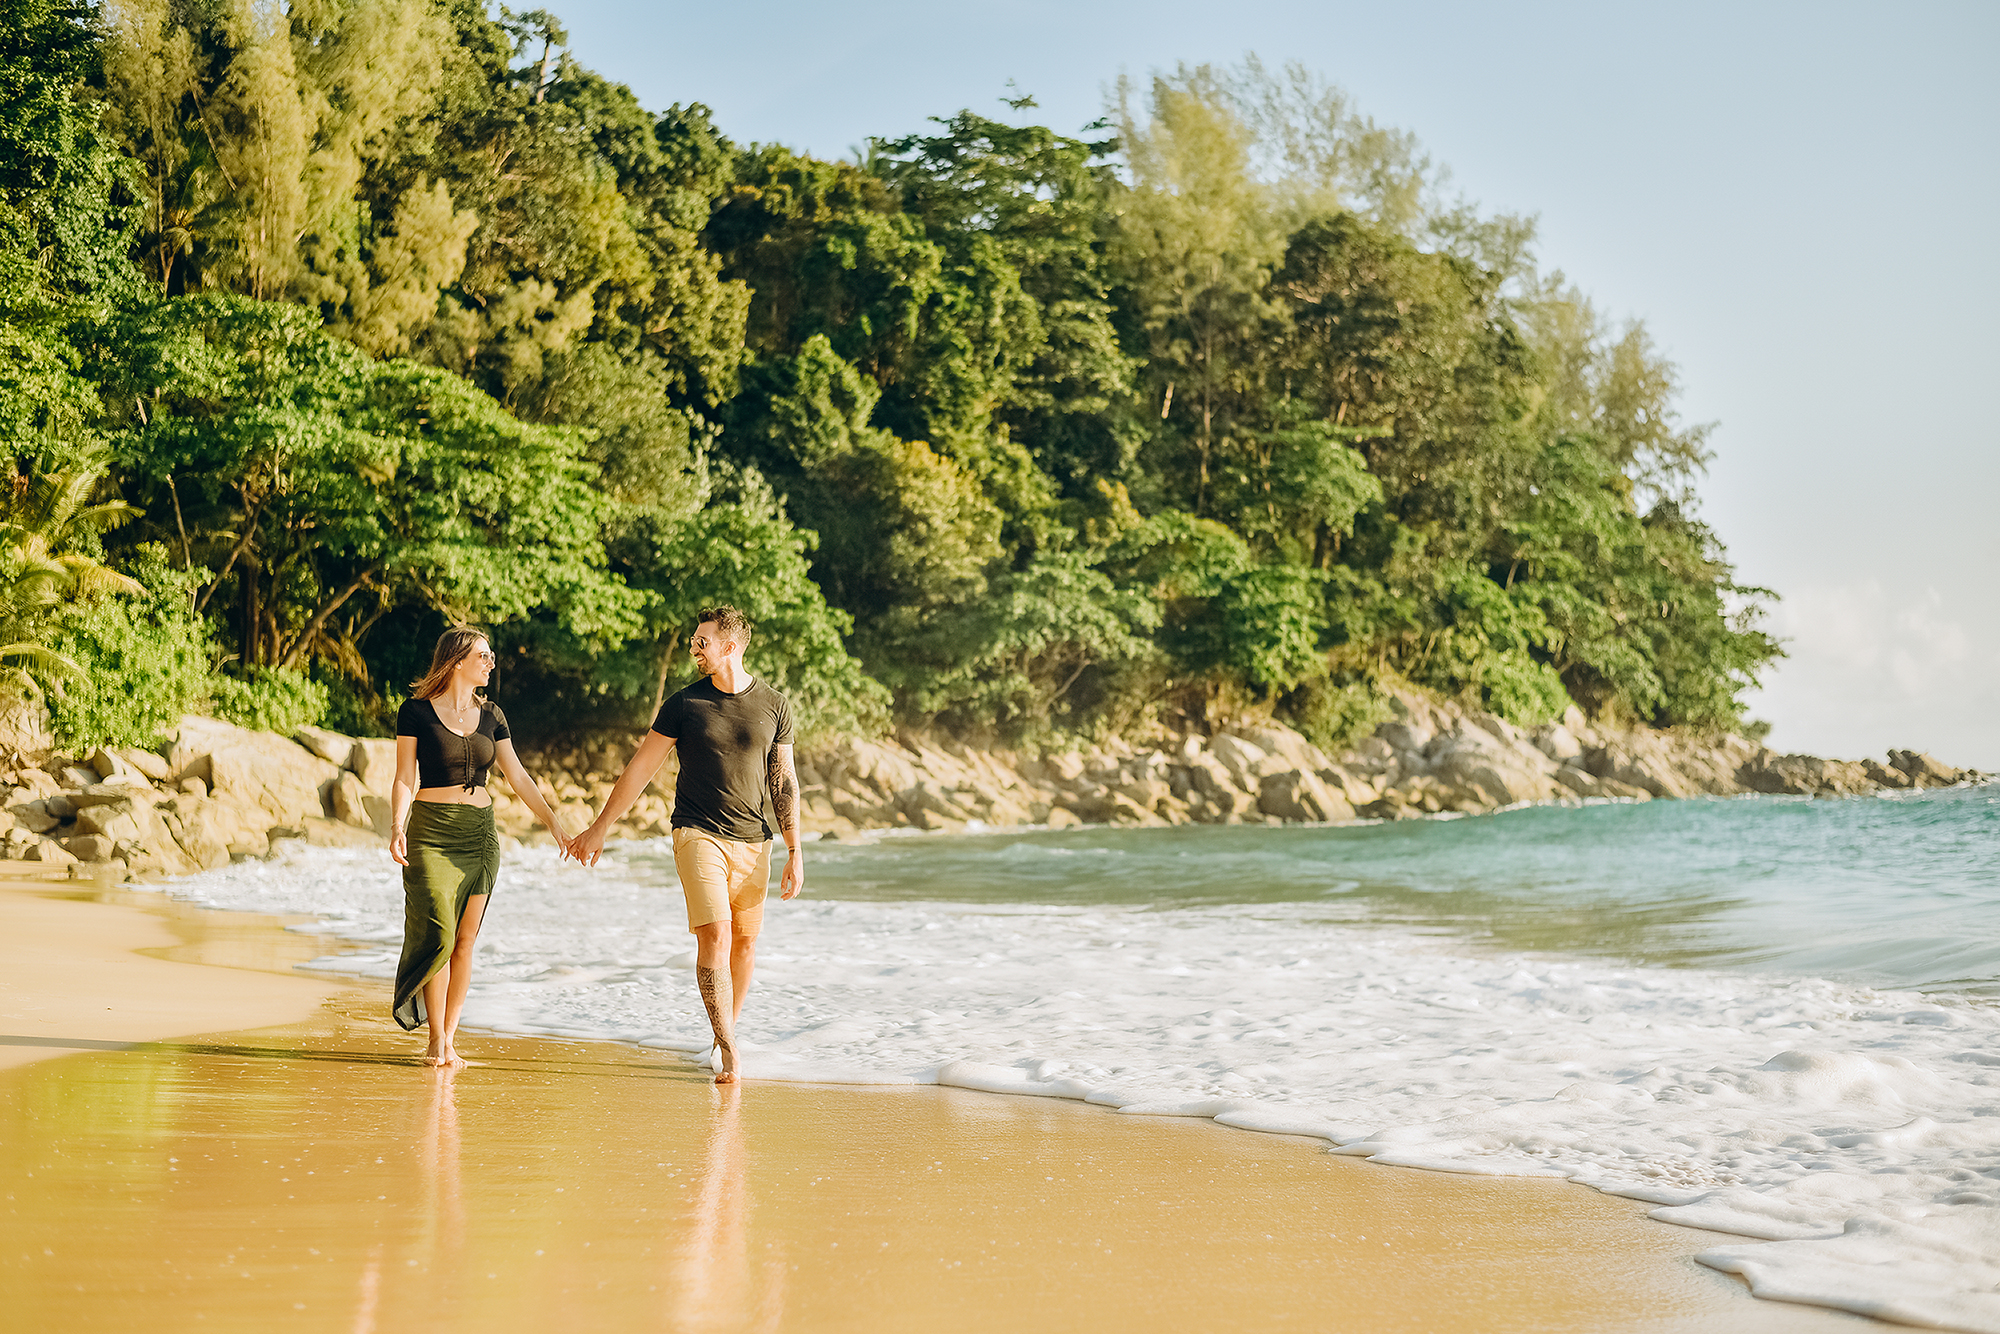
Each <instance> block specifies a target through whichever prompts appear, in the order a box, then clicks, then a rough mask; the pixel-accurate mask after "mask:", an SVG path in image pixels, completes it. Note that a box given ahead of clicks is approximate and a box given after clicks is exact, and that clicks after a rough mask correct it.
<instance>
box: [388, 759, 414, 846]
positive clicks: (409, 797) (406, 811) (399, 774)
mask: <svg viewBox="0 0 2000 1334" xmlns="http://www.w3.org/2000/svg"><path fill="white" fill-rule="evenodd" d="M416 799H417V739H416V738H415V737H413V736H399V737H397V738H396V785H395V786H394V787H392V788H390V789H389V856H390V857H391V858H392V859H393V860H394V861H395V863H396V865H398V866H408V865H409V864H410V845H409V841H408V839H407V837H406V836H405V835H404V833H403V826H404V825H406V824H408V823H409V822H410V803H411V802H413V801H415V800H416Z"/></svg>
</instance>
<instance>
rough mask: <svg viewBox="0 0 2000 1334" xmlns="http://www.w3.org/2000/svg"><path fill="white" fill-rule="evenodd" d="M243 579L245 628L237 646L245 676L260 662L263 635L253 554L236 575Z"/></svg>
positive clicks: (255, 559) (239, 660)
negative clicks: (260, 646) (260, 640)
mask: <svg viewBox="0 0 2000 1334" xmlns="http://www.w3.org/2000/svg"><path fill="white" fill-rule="evenodd" d="M236 577H237V578H238V579H241V580H242V581H243V628H242V630H241V632H240V635H239V637H240V639H241V641H242V642H241V643H240V645H239V646H238V648H237V662H238V665H239V666H241V667H242V668H243V672H244V675H245V676H248V675H249V672H250V669H251V668H252V667H254V666H256V665H258V663H259V662H260V659H259V658H258V656H257V650H258V647H259V645H258V642H257V641H258V640H259V639H260V638H261V637H262V632H263V629H264V617H263V612H262V609H261V608H260V607H259V606H258V605H257V593H258V588H257V558H256V557H255V556H252V557H250V558H248V559H247V560H245V561H244V562H243V570H242V572H241V573H239V574H238V575H237V576H236Z"/></svg>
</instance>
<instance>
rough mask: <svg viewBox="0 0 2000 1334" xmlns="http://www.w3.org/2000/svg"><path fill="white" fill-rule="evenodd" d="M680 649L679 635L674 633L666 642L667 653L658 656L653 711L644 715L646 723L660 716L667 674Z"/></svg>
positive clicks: (665, 700) (664, 700) (664, 699)
mask: <svg viewBox="0 0 2000 1334" xmlns="http://www.w3.org/2000/svg"><path fill="white" fill-rule="evenodd" d="M680 648H681V641H680V635H679V633H678V632H676V633H675V634H674V635H672V636H670V637H669V638H668V640H667V651H666V652H665V653H662V654H661V655H660V674H659V676H658V677H656V678H655V679H654V681H653V711H652V712H651V713H649V714H647V715H646V721H647V722H648V723H651V722H652V721H653V719H655V718H657V717H659V716H660V706H661V705H662V704H665V703H666V702H667V673H668V672H669V671H671V670H672V669H673V665H674V659H675V658H676V657H677V656H679V654H680Z"/></svg>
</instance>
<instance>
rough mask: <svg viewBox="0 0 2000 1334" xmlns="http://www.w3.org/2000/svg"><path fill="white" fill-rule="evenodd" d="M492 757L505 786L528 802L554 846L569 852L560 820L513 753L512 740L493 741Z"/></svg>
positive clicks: (568, 841) (567, 840)
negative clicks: (496, 761)
mask: <svg viewBox="0 0 2000 1334" xmlns="http://www.w3.org/2000/svg"><path fill="white" fill-rule="evenodd" d="M493 757H494V758H495V759H497V760H498V761H499V762H500V775H501V777H503V778H505V779H506V780H507V786H508V787H511V788H513V789H514V795H515V796H517V797H519V798H520V799H521V800H522V801H524V802H526V803H527V804H528V809H529V810H530V811H532V812H533V813H534V816H535V818H536V819H537V820H540V821H541V822H542V823H543V824H545V825H547V826H548V827H549V832H550V833H551V834H554V835H555V836H556V846H557V847H559V848H561V849H562V850H563V853H564V855H568V853H569V845H570V837H569V835H568V834H565V833H564V832H563V827H562V821H561V820H558V819H557V818H556V813H555V812H554V811H552V810H550V809H549V803H548V802H547V801H546V800H545V799H544V798H543V797H542V790H541V789H540V788H538V787H536V786H535V780H534V779H532V778H530V777H528V771H527V769H526V768H525V767H523V765H522V764H521V757H520V756H519V755H516V754H515V753H514V743H513V741H512V740H507V741H499V742H495V743H494V746H493Z"/></svg>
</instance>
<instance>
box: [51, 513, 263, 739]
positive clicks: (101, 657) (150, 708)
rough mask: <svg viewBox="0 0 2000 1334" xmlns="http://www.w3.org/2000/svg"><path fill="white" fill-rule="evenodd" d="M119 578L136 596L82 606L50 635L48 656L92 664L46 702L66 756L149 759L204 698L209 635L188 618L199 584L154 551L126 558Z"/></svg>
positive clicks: (67, 611) (69, 609)
mask: <svg viewBox="0 0 2000 1334" xmlns="http://www.w3.org/2000/svg"><path fill="white" fill-rule="evenodd" d="M126 573H127V574H128V575H129V576H130V577H131V578H132V579H133V580H134V581H135V582H136V584H137V585H138V586H139V587H140V589H141V591H140V592H138V593H137V594H134V595H129V596H112V595H106V594H99V595H96V596H87V597H83V598H80V599H78V600H76V601H74V602H72V603H70V604H68V605H67V606H66V607H65V608H64V609H63V611H62V614H61V615H60V617H59V618H58V619H57V620H56V622H55V625H54V627H53V635H52V645H53V648H54V650H55V651H56V652H57V653H60V654H62V655H63V656H64V657H66V658H68V659H70V660H71V661H73V662H78V663H88V664H90V670H89V671H88V672H86V673H83V674H81V675H79V676H77V677H75V678H74V679H70V680H64V681H59V682H57V683H55V684H56V685H57V686H58V688H57V689H53V690H51V691H50V692H49V694H48V702H49V707H50V710H51V712H52V713H53V714H54V730H55V734H56V738H57V740H58V741H60V742H62V743H63V744H64V745H66V746H68V747H70V748H71V749H73V750H78V751H82V750H88V749H91V748H93V747H96V746H105V745H109V746H140V747H145V748H149V749H150V748H151V747H152V746H154V745H156V744H158V743H159V741H160V740H161V739H162V738H164V737H166V736H169V735H171V734H172V733H173V731H174V729H175V728H176V727H178V726H179V725H180V720H181V715H182V714H184V713H188V712H192V711H195V710H197V709H198V708H199V707H200V706H201V705H202V704H203V702H204V701H205V700H206V698H207V696H208V693H209V688H210V684H211V683H210V680H209V643H208V627H207V625H206V624H204V623H203V621H202V620H201V619H200V618H198V617H196V616H195V615H194V614H193V612H192V610H191V607H192V603H193V594H194V590H195V587H196V585H197V584H198V583H199V582H200V579H199V576H197V575H193V574H190V573H188V572H186V571H182V570H177V569H174V568H173V566H172V564H171V562H170V560H169V557H168V555H167V551H166V548H164V547H162V546H159V545H157V544H153V543H148V544H146V545H144V546H141V547H139V548H138V549H137V550H136V551H134V552H133V553H132V555H131V557H130V558H129V559H128V561H127V563H126ZM237 684H238V683H237V682H233V681H230V682H227V683H226V686H225V688H226V687H227V686H234V685H237Z"/></svg>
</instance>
